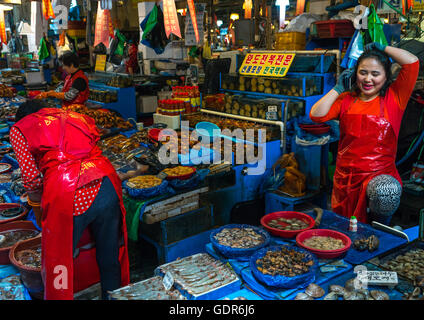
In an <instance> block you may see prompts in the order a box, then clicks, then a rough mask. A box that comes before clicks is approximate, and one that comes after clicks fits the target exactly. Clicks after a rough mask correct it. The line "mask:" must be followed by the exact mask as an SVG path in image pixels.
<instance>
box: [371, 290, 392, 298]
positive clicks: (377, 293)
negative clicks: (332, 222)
mask: <svg viewBox="0 0 424 320" xmlns="http://www.w3.org/2000/svg"><path fill="white" fill-rule="evenodd" d="M370 294H371V296H372V297H373V298H374V299H375V300H390V297H389V295H388V294H387V293H385V292H384V291H380V290H371V292H370Z"/></svg>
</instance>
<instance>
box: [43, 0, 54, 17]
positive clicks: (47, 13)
mask: <svg viewBox="0 0 424 320" xmlns="http://www.w3.org/2000/svg"><path fill="white" fill-rule="evenodd" d="M42 8H43V16H44V19H46V20H49V18H52V19H54V18H55V15H54V11H53V7H52V3H51V2H50V0H43V4H42Z"/></svg>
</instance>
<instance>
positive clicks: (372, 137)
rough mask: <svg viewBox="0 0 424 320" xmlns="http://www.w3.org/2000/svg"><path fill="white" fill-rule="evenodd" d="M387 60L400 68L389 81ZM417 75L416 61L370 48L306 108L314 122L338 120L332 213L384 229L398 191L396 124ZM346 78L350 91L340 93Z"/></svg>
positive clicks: (388, 49)
mask: <svg viewBox="0 0 424 320" xmlns="http://www.w3.org/2000/svg"><path fill="white" fill-rule="evenodd" d="M389 58H392V59H393V60H394V61H395V62H397V63H398V64H400V66H401V68H402V69H401V71H400V72H399V75H398V77H397V79H396V81H394V82H392V79H391V77H392V75H391V63H390V59H389ZM418 71H419V61H418V58H417V57H416V56H414V55H413V54H411V53H409V52H408V51H405V50H402V49H399V48H394V47H390V46H383V45H381V44H378V43H371V44H369V45H367V46H366V48H365V51H364V53H363V54H362V55H361V56H360V57H359V59H358V62H357V64H356V67H355V69H354V70H351V69H348V70H345V71H344V72H343V73H342V74H341V75H340V77H339V79H338V82H337V84H336V86H335V87H334V88H333V89H332V90H330V91H329V92H328V93H327V94H326V95H325V96H324V97H322V98H321V99H320V100H319V101H318V102H317V103H315V105H314V106H313V107H312V109H311V112H310V118H311V120H312V121H314V122H325V121H329V120H332V119H338V120H340V140H339V146H338V154H337V161H336V171H335V173H334V181H333V194H332V198H331V204H332V208H333V211H334V212H336V213H338V214H340V215H343V216H345V217H347V218H350V217H351V216H356V218H357V219H358V221H360V222H364V223H369V222H370V220H377V221H379V222H382V223H384V224H389V222H390V220H391V217H392V215H393V213H394V212H395V211H396V210H397V208H398V206H399V203H400V195H401V189H402V187H401V184H402V180H401V178H400V176H399V173H398V171H397V169H396V165H395V159H396V150H397V140H398V136H399V130H400V124H401V120H402V116H403V113H404V111H405V108H406V105H407V103H408V100H409V97H410V95H411V93H412V91H413V89H414V86H415V82H416V80H417V77H418ZM349 78H351V83H352V84H353V89H352V90H351V91H348V88H346V86H347V83H348V81H347V80H348V79H349ZM367 207H369V214H368V212H367Z"/></svg>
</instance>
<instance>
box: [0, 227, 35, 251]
mask: <svg viewBox="0 0 424 320" xmlns="http://www.w3.org/2000/svg"><path fill="white" fill-rule="evenodd" d="M38 233H39V232H38V231H37V230H13V231H3V232H0V235H2V236H4V237H0V248H8V247H11V246H13V245H14V244H15V243H16V242H18V241H22V240H27V239H31V238H34V237H35V236H36V235H37V234H38ZM1 239H3V240H1Z"/></svg>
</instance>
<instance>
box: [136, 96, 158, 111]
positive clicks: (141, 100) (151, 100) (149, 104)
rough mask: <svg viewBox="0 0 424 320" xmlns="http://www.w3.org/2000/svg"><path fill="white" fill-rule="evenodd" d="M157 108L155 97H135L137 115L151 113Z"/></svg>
mask: <svg viewBox="0 0 424 320" xmlns="http://www.w3.org/2000/svg"><path fill="white" fill-rule="evenodd" d="M157 107H158V97H157V96H139V97H137V113H152V112H155V111H156V109H157Z"/></svg>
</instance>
